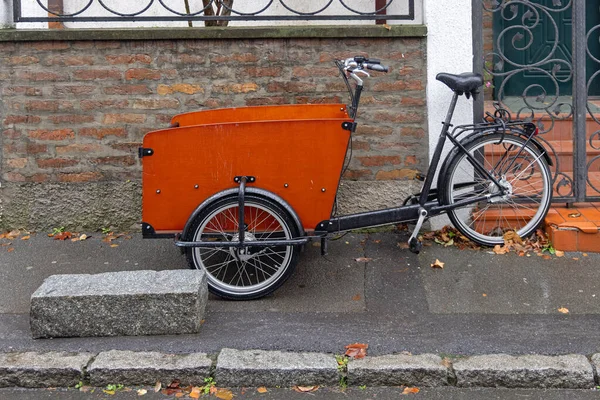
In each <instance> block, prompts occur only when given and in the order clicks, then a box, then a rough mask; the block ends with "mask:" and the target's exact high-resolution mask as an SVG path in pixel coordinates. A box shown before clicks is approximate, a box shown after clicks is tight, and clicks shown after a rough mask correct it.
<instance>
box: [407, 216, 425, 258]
mask: <svg viewBox="0 0 600 400" xmlns="http://www.w3.org/2000/svg"><path fill="white" fill-rule="evenodd" d="M425 218H427V210H425V209H424V208H421V209H419V219H418V220H417V224H416V225H415V229H414V230H413V233H412V235H410V238H409V239H408V248H409V250H410V251H412V252H413V253H415V254H419V252H420V251H421V249H422V248H423V243H421V241H420V240H419V238H418V235H419V231H420V230H421V226H423V222H424V221H425Z"/></svg>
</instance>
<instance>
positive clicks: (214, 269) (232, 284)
mask: <svg viewBox="0 0 600 400" xmlns="http://www.w3.org/2000/svg"><path fill="white" fill-rule="evenodd" d="M238 213H239V203H238V196H237V195H232V196H227V197H225V198H222V199H219V200H217V201H215V202H214V203H211V204H209V205H208V206H207V207H206V208H205V209H204V210H202V211H201V212H200V213H199V214H198V215H197V216H196V217H195V218H194V220H193V221H192V225H191V229H190V235H189V240H192V241H201V240H202V241H205V240H211V241H237V240H239V229H238V226H239V225H238V224H239V222H238ZM244 224H245V225H246V226H247V228H246V233H245V240H276V239H277V238H280V239H291V238H294V237H298V236H299V228H298V226H297V225H296V223H295V222H294V220H293V219H292V218H291V217H290V215H289V214H288V212H287V211H285V210H284V209H283V208H282V207H281V206H280V205H279V204H277V203H276V202H275V201H273V200H270V199H267V198H265V197H262V196H259V195H254V194H246V196H245V199H244ZM298 255H299V249H298V246H291V245H289V246H271V247H255V248H251V247H243V248H241V249H236V248H233V247H232V248H227V247H217V248H202V247H195V248H187V249H186V256H187V260H188V263H189V264H190V267H191V268H198V269H203V270H204V271H205V272H206V273H207V278H208V289H209V290H210V292H211V293H213V294H216V295H217V296H220V297H222V298H226V299H230V300H250V299H257V298H260V297H263V296H266V295H268V294H270V293H272V292H274V291H275V290H277V289H278V288H279V287H280V286H281V285H282V284H283V283H284V282H285V281H286V280H287V279H288V278H289V277H290V276H291V275H292V273H293V271H294V269H295V266H296V264H297V262H298Z"/></svg>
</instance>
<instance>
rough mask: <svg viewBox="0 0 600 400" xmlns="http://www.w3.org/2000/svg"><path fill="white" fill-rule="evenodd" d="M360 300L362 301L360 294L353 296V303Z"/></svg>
mask: <svg viewBox="0 0 600 400" xmlns="http://www.w3.org/2000/svg"><path fill="white" fill-rule="evenodd" d="M360 299H361V297H360V294H355V295H354V296H352V300H353V301H359V300H360Z"/></svg>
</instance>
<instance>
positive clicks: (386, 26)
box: [383, 24, 392, 31]
mask: <svg viewBox="0 0 600 400" xmlns="http://www.w3.org/2000/svg"><path fill="white" fill-rule="evenodd" d="M383 27H384V28H385V29H387V30H388V31H391V30H392V27H391V26H390V25H388V24H383Z"/></svg>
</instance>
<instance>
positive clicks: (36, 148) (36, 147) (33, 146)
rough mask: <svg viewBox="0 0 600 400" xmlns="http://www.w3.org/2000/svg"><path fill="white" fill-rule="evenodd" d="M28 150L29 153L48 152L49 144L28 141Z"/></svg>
mask: <svg viewBox="0 0 600 400" xmlns="http://www.w3.org/2000/svg"><path fill="white" fill-rule="evenodd" d="M26 152H27V154H40V153H46V152H48V146H47V145H45V144H38V143H27V147H26Z"/></svg>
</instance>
